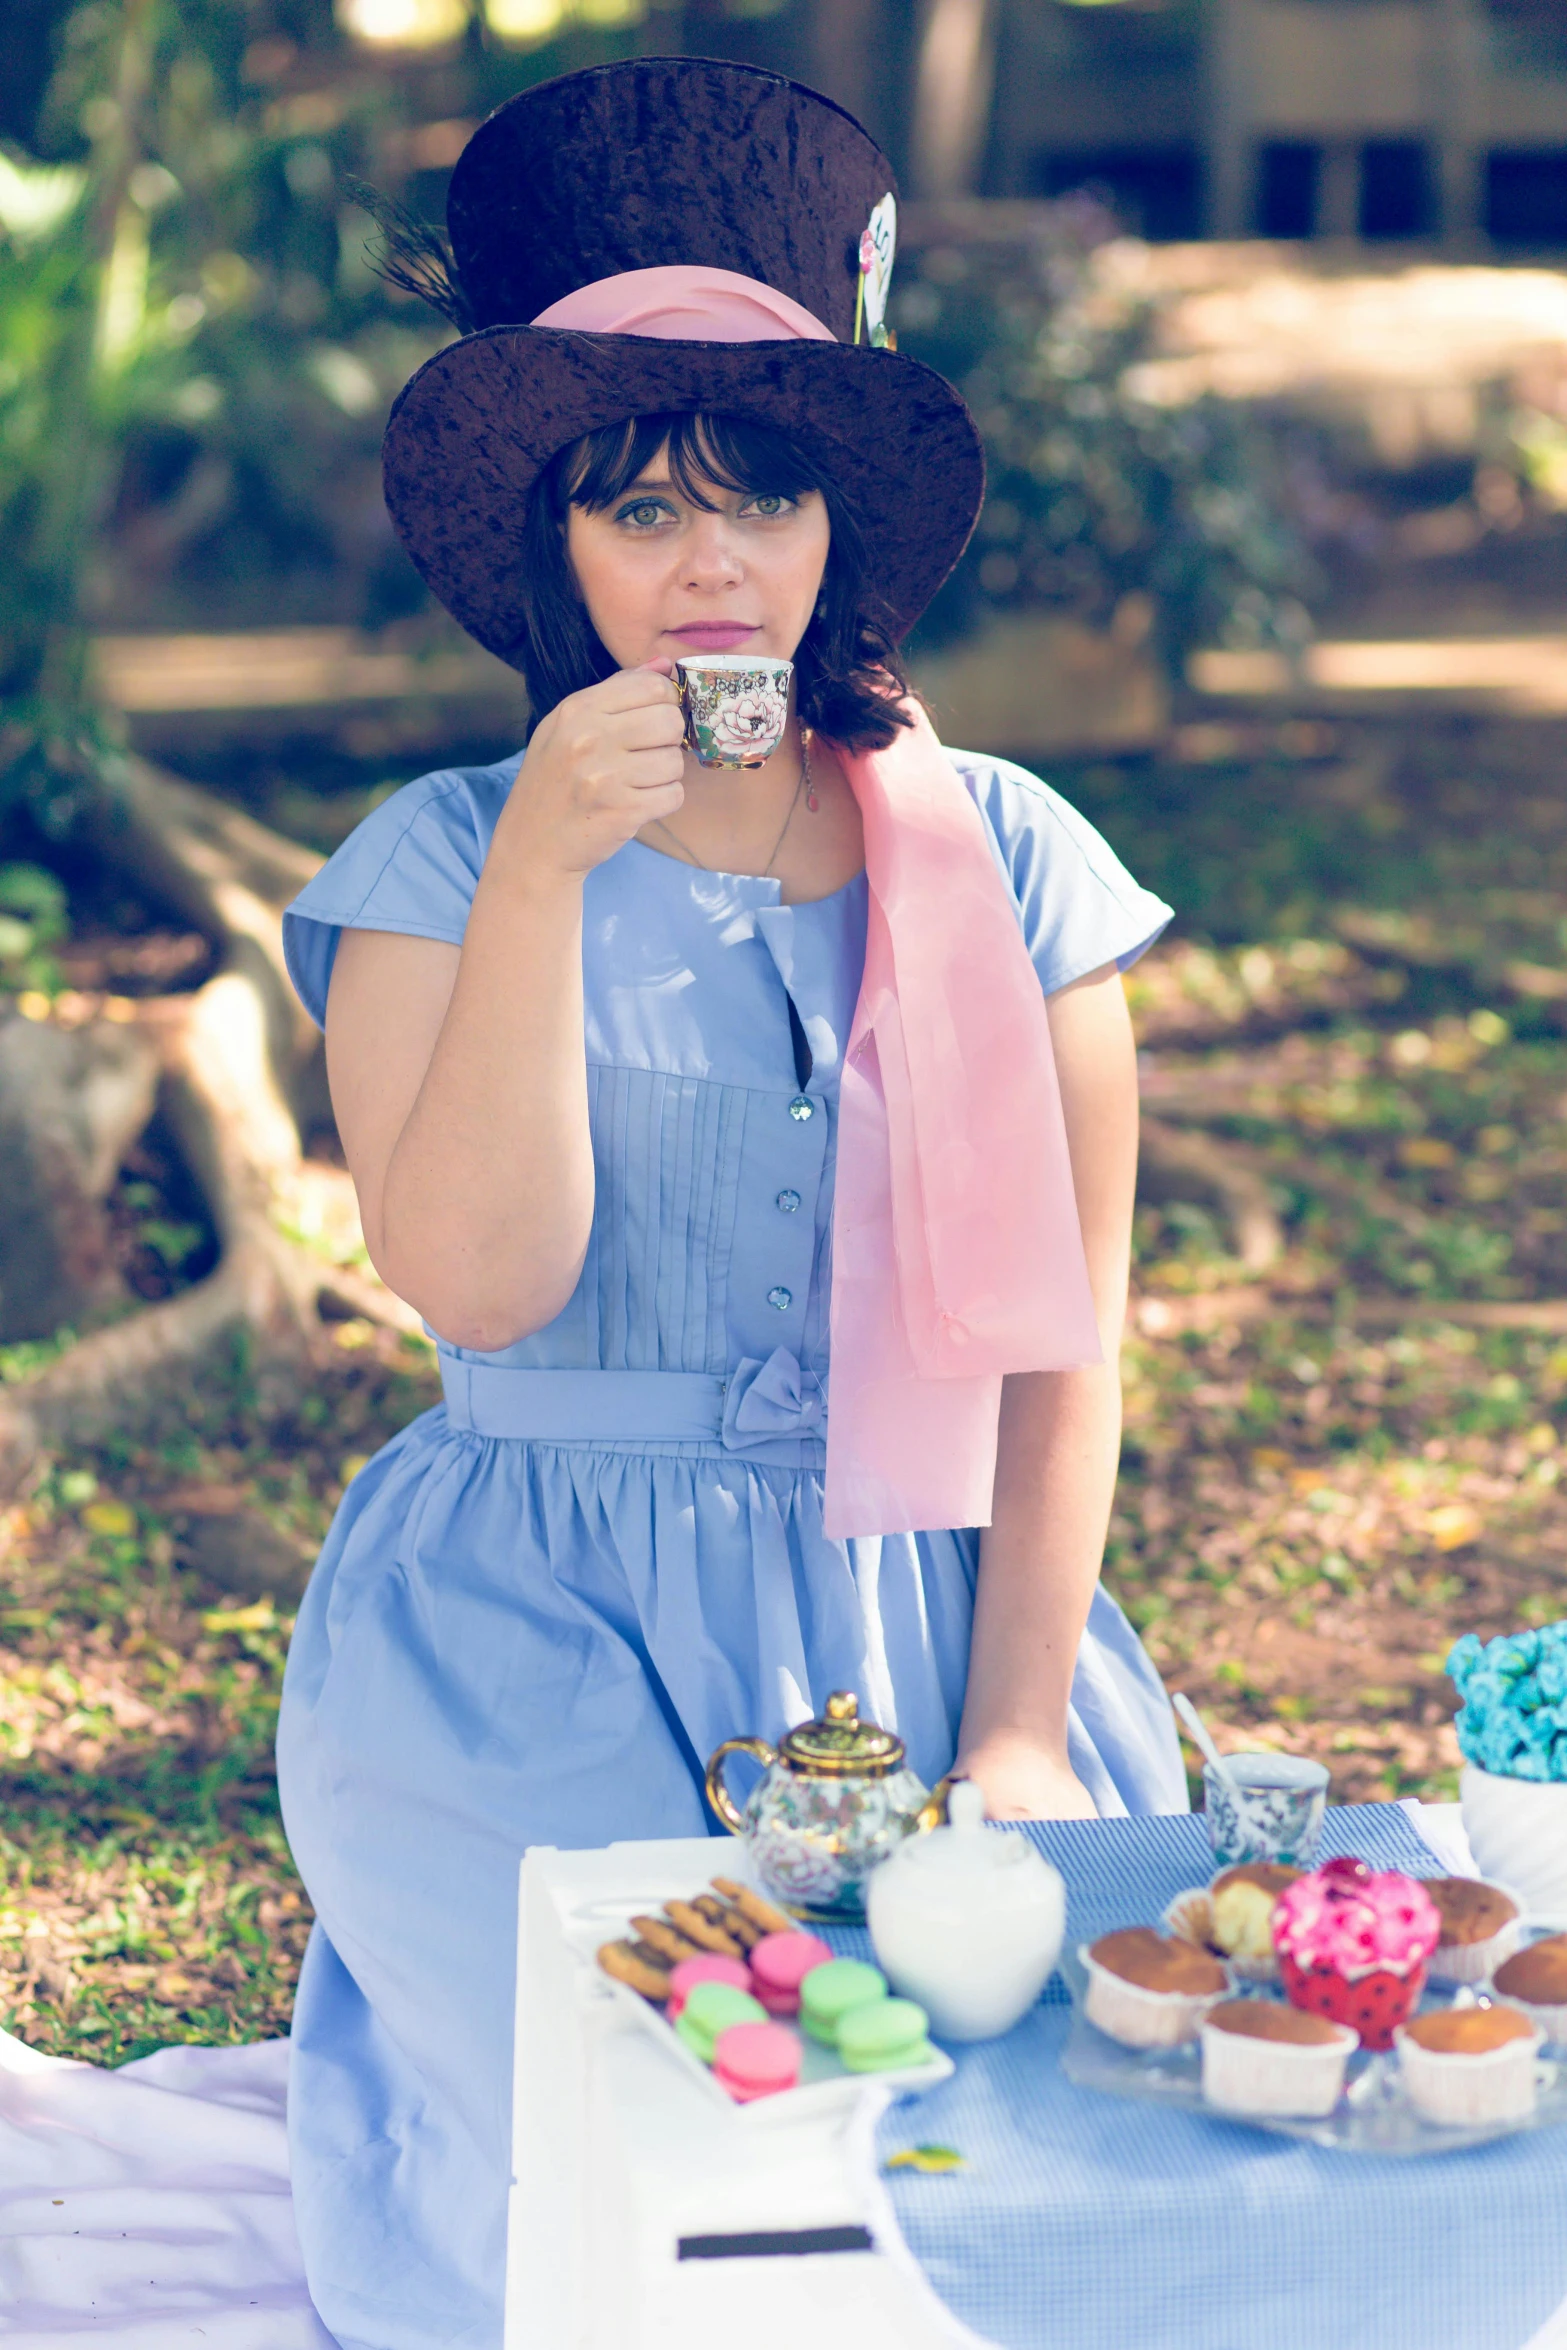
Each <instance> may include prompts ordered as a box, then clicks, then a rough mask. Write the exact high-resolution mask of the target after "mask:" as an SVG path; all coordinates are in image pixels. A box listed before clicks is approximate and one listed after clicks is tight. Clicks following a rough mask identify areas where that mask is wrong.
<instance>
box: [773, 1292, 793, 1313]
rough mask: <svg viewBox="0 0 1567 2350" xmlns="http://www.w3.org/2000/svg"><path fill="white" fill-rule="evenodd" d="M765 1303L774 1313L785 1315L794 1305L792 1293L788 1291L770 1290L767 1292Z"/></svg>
mask: <svg viewBox="0 0 1567 2350" xmlns="http://www.w3.org/2000/svg"><path fill="white" fill-rule="evenodd" d="M767 1302H768V1304H769V1305H770V1306H771V1307H772V1309H773V1311H774V1313H777V1314H786V1313H787V1312H788V1311H789V1308H790V1307H791V1306H792V1305H793V1303H794V1292H793V1291H792V1290H790V1289H770V1290H769V1291H768V1292H767Z"/></svg>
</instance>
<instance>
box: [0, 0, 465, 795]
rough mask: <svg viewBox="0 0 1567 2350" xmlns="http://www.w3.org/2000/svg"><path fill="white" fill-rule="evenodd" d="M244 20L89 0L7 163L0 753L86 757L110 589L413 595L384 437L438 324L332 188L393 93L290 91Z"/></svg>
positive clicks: (395, 105) (324, 30) (387, 88)
mask: <svg viewBox="0 0 1567 2350" xmlns="http://www.w3.org/2000/svg"><path fill="white" fill-rule="evenodd" d="M314 13H315V14H316V15H317V16H319V17H320V18H321V19H322V22H321V24H319V25H318V26H316V28H315V30H316V31H317V32H318V34H320V35H321V37H322V39H323V40H324V41H325V42H326V43H327V44H328V45H330V43H331V40H332V33H331V19H330V12H329V11H328V10H327V9H326V8H325V7H324V5H323V6H320V7H317V8H316V9H315V11H314ZM251 30H252V27H251V12H249V11H247V10H242V9H236V8H232V7H228V6H220V5H216V4H215V0H121V4H120V5H118V6H105V5H91V6H85V7H78V8H76V9H75V10H73V11H72V12H71V13H70V14H69V15H68V16H67V17H66V19H65V21H64V24H63V28H62V34H61V46H60V55H59V64H58V70H57V72H56V75H55V79H54V82H53V85H52V87H51V90H50V94H49V98H48V101H47V103H46V106H45V108H44V111H43V115H42V118H41V121H40V125H39V130H38V134H37V135H38V143H39V145H40V148H41V149H43V150H45V151H46V152H47V154H48V157H49V159H48V160H47V161H41V160H39V159H38V158H37V157H31V156H23V155H20V154H12V155H10V156H4V155H0V544H3V545H4V547H5V550H6V558H7V560H6V562H5V564H4V566H3V567H0V702H3V705H4V710H5V715H6V718H7V719H8V720H10V721H11V722H12V724H11V727H10V729H9V738H8V741H7V743H6V744H5V745H3V746H0V765H3V764H4V762H5V759H6V756H7V752H9V756H10V759H11V760H12V762H13V763H14V762H15V760H16V758H17V756H18V753H19V749H25V750H26V752H27V753H28V755H30V756H31V758H32V760H33V763H34V765H35V766H38V765H40V764H41V766H42V768H43V769H45V770H47V769H49V768H50V767H52V768H53V769H54V770H55V771H56V773H57V774H68V772H69V770H70V769H71V767H72V765H73V762H74V761H76V760H77V759H78V758H79V757H80V754H81V752H82V750H83V749H84V748H85V749H88V750H92V749H94V748H95V747H100V746H94V745H93V744H92V743H91V742H90V741H89V742H87V743H85V744H84V742H83V740H82V738H83V735H84V732H85V733H87V734H89V735H90V733H91V725H92V719H91V713H92V708H93V697H92V691H91V681H90V679H89V677H88V675H87V671H86V651H85V647H86V630H87V624H88V621H89V619H90V618H91V616H92V609H93V606H94V603H95V601H96V602H98V603H99V604H101V600H102V594H103V591H104V589H105V587H106V586H107V587H109V588H110V589H111V590H112V591H114V592H117V593H118V594H119V596H120V597H121V599H122V604H123V603H125V602H127V601H128V602H129V604H130V607H131V609H132V610H134V611H135V612H136V613H137V615H138V616H139V614H140V610H141V608H142V607H141V602H140V601H139V599H138V597H137V590H138V589H140V588H145V590H146V591H147V593H148V594H149V595H150V596H151V597H152V598H153V599H154V601H156V599H157V598H158V597H159V596H162V597H163V598H164V599H165V603H167V601H168V599H169V596H170V592H171V588H170V583H171V582H172V581H173V580H174V579H175V578H176V577H177V578H178V580H179V582H180V586H179V589H178V590H176V591H174V596H175V601H176V602H177V601H178V596H179V595H180V594H183V595H184V596H185V599H186V603H187V606H188V612H189V617H190V618H191V619H197V620H199V619H205V618H207V617H208V615H209V614H210V611H211V609H212V602H213V598H214V596H215V595H216V597H217V598H218V599H219V602H220V606H221V608H223V609H224V610H225V616H226V617H230V618H232V617H236V616H237V617H252V618H273V617H276V615H277V593H278V586H279V583H280V580H282V579H287V578H290V577H291V576H292V577H293V578H294V579H295V580H298V579H299V578H300V576H301V575H303V576H304V579H305V581H306V585H305V588H304V591H303V594H302V597H300V598H299V599H297V600H296V609H298V608H299V605H300V603H303V605H304V606H305V607H306V609H305V616H307V617H313V616H315V614H313V613H311V612H310V611H309V609H308V606H309V602H310V597H311V594H312V592H313V593H314V595H315V598H316V600H317V602H318V603H325V602H328V601H329V600H330V597H331V595H332V593H333V592H334V589H335V583H336V582H337V581H338V580H339V579H340V578H341V577H342V576H343V575H344V574H345V573H346V574H347V575H349V576H353V577H369V578H370V580H371V586H370V589H369V592H370V594H371V596H372V598H373V597H374V596H375V595H376V594H377V593H380V594H381V595H382V597H383V602H390V604H391V605H393V606H395V604H396V602H397V600H398V599H399V598H401V599H402V600H403V601H404V602H405V603H406V602H407V601H409V600H410V598H411V597H415V596H416V595H417V585H416V583H412V575H411V573H407V572H406V567H404V566H402V565H401V563H400V559H399V558H397V557H396V555H395V550H394V549H393V548H392V545H391V541H390V537H389V534H388V533H386V531H385V528H384V524H383V523H382V522H381V519H380V516H379V501H378V498H377V496H376V494H375V486H374V484H375V461H376V450H377V446H378V442H379V435H380V423H381V418H382V415H383V414H384V411H385V408H386V405H387V403H388V401H389V399H390V397H391V394H392V392H393V391H394V390H395V388H396V386H397V385H398V384H400V383H401V382H402V381H403V380H404V379H405V377H406V376H407V375H408V374H409V373H410V372H411V371H412V369H413V368H414V367H415V366H416V365H417V364H418V363H419V361H420V360H421V359H422V358H423V357H424V356H426V355H427V353H428V352H429V351H430V350H431V349H432V348H433V347H434V346H435V345H436V343H437V342H438V341H439V340H440V339H442V330H441V329H440V327H439V325H438V323H437V322H435V321H434V320H426V319H425V318H424V317H423V316H417V317H415V316H413V315H412V314H410V315H409V316H408V318H407V319H406V321H405V320H404V319H403V318H400V317H399V316H397V315H396V314H395V312H394V308H393V306H392V305H391V304H390V303H389V302H388V300H387V298H386V296H385V293H384V289H382V287H381V286H380V284H379V281H378V280H377V279H376V278H375V277H374V275H373V273H372V271H371V270H370V268H369V266H368V264H367V262H366V259H365V255H364V245H365V240H366V237H367V235H368V234H369V230H370V223H369V222H368V220H367V219H366V218H365V217H364V216H363V215H362V214H360V213H359V212H357V210H356V209H355V208H354V207H353V206H352V205H351V204H350V203H349V202H348V201H347V199H346V197H345V196H344V194H343V183H344V180H345V178H346V177H347V175H348V174H349V172H350V171H352V170H357V169H360V168H362V167H363V165H364V162H365V150H366V145H367V142H368V141H369V140H370V138H371V136H372V134H373V133H374V132H376V130H377V129H378V126H381V125H382V124H384V122H385V120H386V118H387V117H388V115H389V114H395V113H396V112H397V110H398V109H399V108H400V106H401V105H402V103H403V100H402V98H401V96H400V95H399V91H398V87H397V85H396V84H395V83H392V82H390V81H387V80H376V79H372V78H368V77H366V78H365V79H363V80H356V81H348V80H345V81H344V83H343V85H342V92H341V94H339V93H338V92H337V91H336V90H335V89H334V90H327V91H306V92H304V93H302V94H300V95H297V96H293V97H287V98H279V97H278V96H277V95H276V93H275V92H274V90H273V89H272V88H271V87H269V86H268V85H267V84H266V82H265V81H261V80H258V79H257V77H256V74H255V71H254V66H253V62H248V61H252V60H253V49H252V47H251V46H250V42H251ZM367 541H368V542H369V543H370V560H369V561H368V563H367V561H366V542H367ZM106 552H107V553H108V555H109V561H108V564H107V565H106V564H105V562H104V559H103V558H104V555H105V553H106ZM378 563H379V564H380V566H381V568H382V570H383V571H384V572H385V573H387V574H388V575H389V576H390V584H389V585H383V586H378V585H377V583H376V570H377V564H378ZM312 581H313V583H314V586H313V589H312V586H311V585H310V583H311V582H312ZM247 583H249V593H250V596H251V599H252V601H253V603H254V604H255V605H256V607H257V608H256V609H255V610H254V611H253V612H251V613H248V614H247V613H245V612H243V611H241V612H239V613H238V614H236V613H235V612H234V610H233V606H234V602H235V599H236V598H237V597H238V598H243V595H244V593H245V590H246V584H247ZM410 583H412V584H410ZM166 616H167V615H166ZM349 616H352V617H366V618H375V617H384V616H385V615H384V612H375V611H372V612H367V613H364V614H359V615H349ZM34 781H35V784H36V783H37V781H38V778H37V777H36V776H35V778H34ZM45 796H47V795H45Z"/></svg>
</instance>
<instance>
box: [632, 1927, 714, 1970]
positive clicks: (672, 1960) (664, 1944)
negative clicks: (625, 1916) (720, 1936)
mask: <svg viewBox="0 0 1567 2350" xmlns="http://www.w3.org/2000/svg"><path fill="white" fill-rule="evenodd" d="M631 1924H632V1929H633V1931H634V1932H635V1933H637V1934H639V1935H640V1936H641V1938H642V1940H643V1941H644V1942H650V1943H651V1944H652V1946H653V1948H654V1949H655V1950H656V1951H657V1952H658V1955H659V1957H660V1958H662V1959H665V1960H667V1961H668V1962H669V1964H670V1965H671V1966H673V1965H675V1964H676V1963H677V1962H678V1961H679V1960H680V1959H682V1958H695V1956H696V1954H697V1952H698V1951H699V1950H700V1949H703V1948H704V1947H705V1945H704V1944H702V1943H700V1942H693V1941H692V1939H691V1937H690V1935H689V1934H680V1933H677V1932H676V1931H675V1928H674V1927H673V1926H672V1925H671V1924H670V1922H669V1920H668V1918H633V1919H632V1921H631ZM709 1930H710V1929H709Z"/></svg>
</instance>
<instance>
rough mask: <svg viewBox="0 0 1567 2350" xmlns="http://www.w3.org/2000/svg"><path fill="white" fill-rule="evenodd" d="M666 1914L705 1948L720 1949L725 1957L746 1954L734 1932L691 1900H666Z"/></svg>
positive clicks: (676, 1926) (678, 1929)
mask: <svg viewBox="0 0 1567 2350" xmlns="http://www.w3.org/2000/svg"><path fill="white" fill-rule="evenodd" d="M664 1914H665V1916H666V1917H667V1918H668V1919H669V1921H670V1923H671V1925H673V1926H674V1927H675V1928H676V1930H677V1931H678V1932H679V1933H682V1934H685V1935H686V1936H688V1937H689V1939H690V1940H691V1941H693V1942H696V1943H699V1944H700V1945H701V1947H702V1948H703V1949H704V1950H717V1951H720V1952H722V1954H723V1956H724V1957H725V1958H743V1957H744V1956H745V1952H744V1951H743V1950H742V1948H741V1946H740V1944H739V1943H738V1942H737V1941H736V1940H735V1938H734V1936H733V1934H729V1933H726V1932H725V1931H724V1928H723V1927H722V1926H715V1925H714V1924H713V1922H712V1920H711V1919H710V1918H705V1917H703V1915H702V1913H701V1911H700V1910H699V1909H696V1908H694V1907H693V1906H692V1904H691V1903H690V1902H689V1901H666V1902H665V1904H664ZM639 1922H640V1921H639V1920H637V1919H633V1920H632V1923H633V1924H634V1925H635V1924H637V1923H639Z"/></svg>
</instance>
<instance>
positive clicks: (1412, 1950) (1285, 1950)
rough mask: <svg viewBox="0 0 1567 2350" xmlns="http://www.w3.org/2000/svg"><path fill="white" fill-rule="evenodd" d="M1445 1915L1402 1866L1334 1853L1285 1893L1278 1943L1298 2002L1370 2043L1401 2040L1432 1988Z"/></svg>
mask: <svg viewBox="0 0 1567 2350" xmlns="http://www.w3.org/2000/svg"><path fill="white" fill-rule="evenodd" d="M1441 1931H1442V1921H1441V1918H1440V1917H1439V1916H1438V1914H1437V1907H1436V1904H1435V1902H1434V1901H1433V1900H1432V1899H1431V1897H1430V1895H1429V1894H1428V1893H1427V1892H1426V1891H1425V1890H1424V1888H1423V1887H1422V1886H1420V1885H1419V1884H1417V1883H1416V1881H1415V1879H1414V1878H1413V1877H1406V1876H1404V1875H1403V1873H1402V1872H1401V1871H1400V1870H1398V1869H1383V1870H1380V1871H1378V1870H1373V1869H1372V1868H1370V1867H1369V1866H1368V1865H1367V1863H1366V1862H1365V1861H1363V1860H1351V1859H1348V1858H1345V1859H1340V1860H1330V1861H1327V1862H1325V1863H1324V1865H1323V1866H1322V1867H1321V1868H1320V1869H1314V1870H1313V1871H1312V1873H1311V1875H1310V1876H1306V1877H1300V1878H1298V1879H1297V1880H1296V1882H1295V1883H1294V1884H1293V1885H1290V1886H1287V1887H1286V1888H1285V1890H1284V1892H1283V1893H1281V1894H1280V1896H1279V1899H1278V1902H1277V1905H1276V1906H1275V1908H1274V1912H1273V1946H1274V1948H1275V1950H1276V1951H1277V1952H1278V1957H1279V1975H1280V1979H1281V1980H1282V1982H1283V1985H1284V1992H1285V1996H1286V1998H1287V1999H1288V2000H1289V2001H1290V2004H1291V2005H1292V2006H1294V2007H1299V2008H1304V2009H1306V2010H1308V2011H1309V2012H1310V2013H1312V2014H1314V2015H1324V2016H1326V2017H1327V2018H1328V2020H1329V2022H1331V2023H1335V2024H1347V2025H1349V2027H1350V2028H1351V2030H1353V2031H1355V2032H1358V2033H1359V2035H1360V2039H1361V2044H1362V2046H1363V2047H1366V2048H1377V2049H1385V2048H1391V2047H1392V2045H1393V2034H1394V2033H1395V2031H1397V2029H1398V2027H1399V2025H1400V2024H1403V2023H1407V2022H1408V2020H1409V2018H1410V2017H1411V2016H1412V2015H1413V2014H1414V2011H1415V2009H1416V2007H1417V2006H1418V2005H1419V2003H1420V1994H1421V1992H1422V1990H1423V1989H1424V1988H1425V1979H1426V1963H1427V1961H1428V1959H1429V1958H1430V1956H1431V1953H1432V1951H1433V1950H1434V1949H1435V1948H1436V1945H1437V1940H1438V1937H1439V1936H1440V1934H1441Z"/></svg>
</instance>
